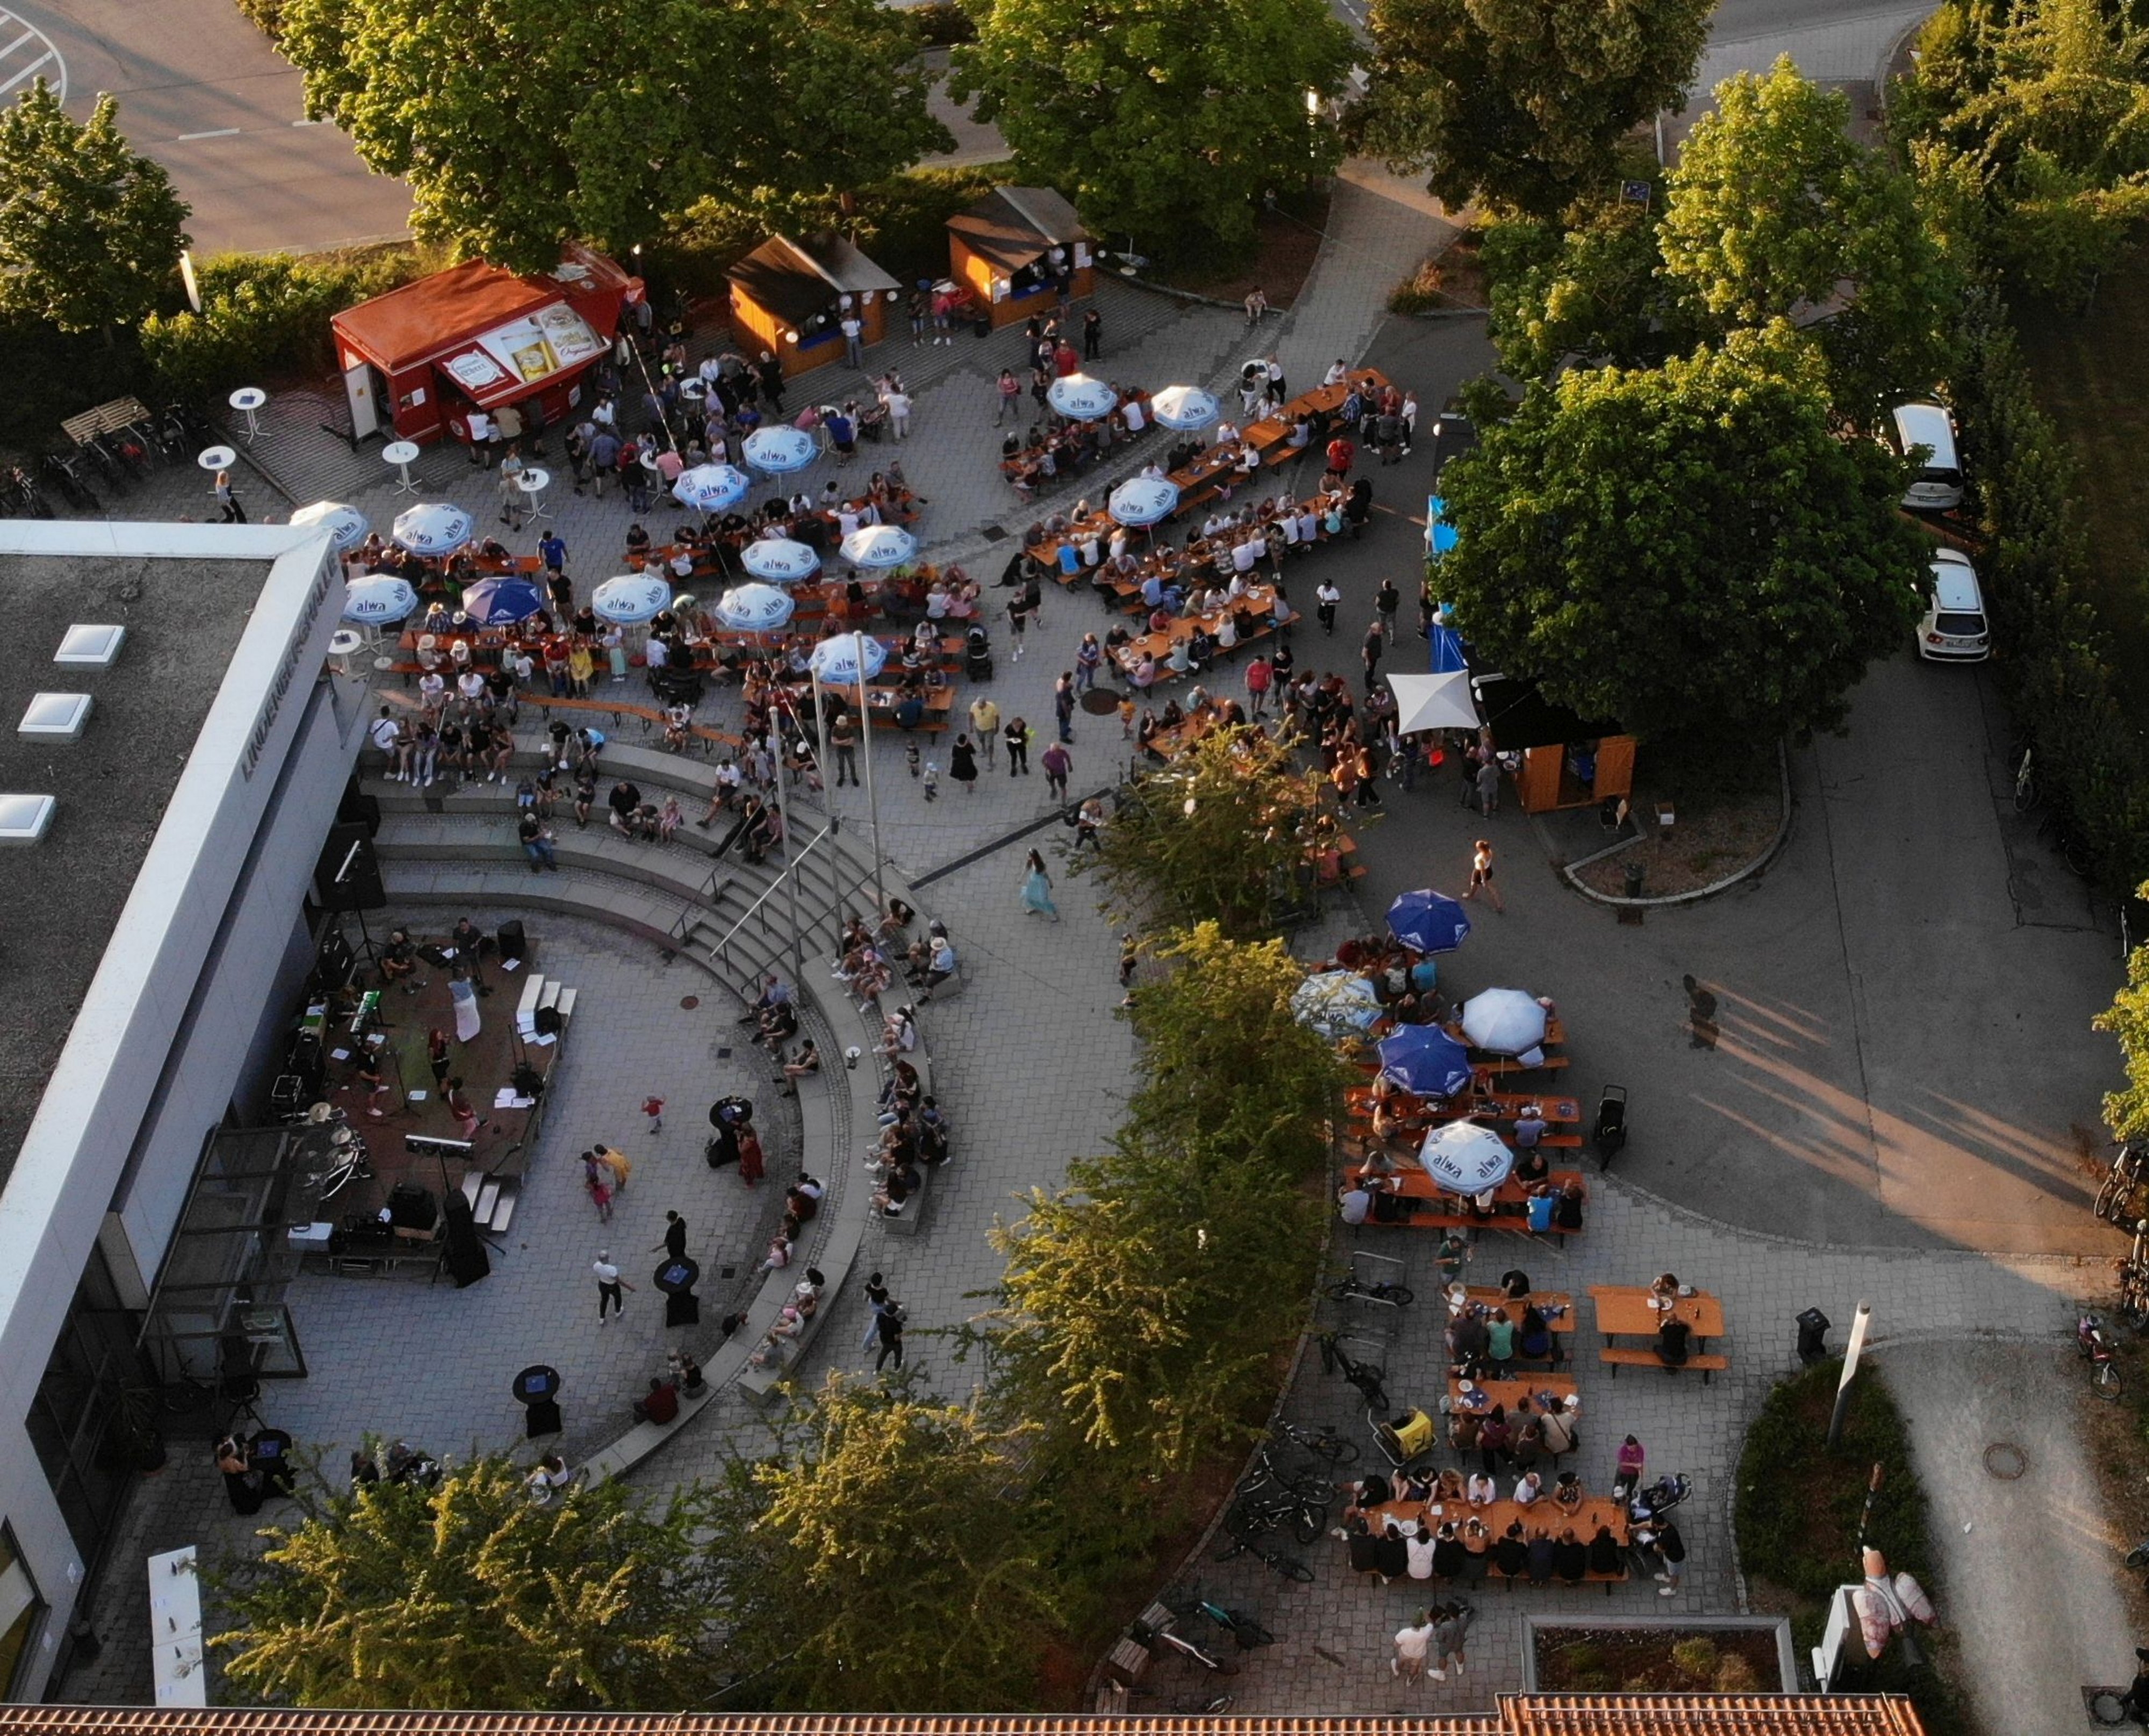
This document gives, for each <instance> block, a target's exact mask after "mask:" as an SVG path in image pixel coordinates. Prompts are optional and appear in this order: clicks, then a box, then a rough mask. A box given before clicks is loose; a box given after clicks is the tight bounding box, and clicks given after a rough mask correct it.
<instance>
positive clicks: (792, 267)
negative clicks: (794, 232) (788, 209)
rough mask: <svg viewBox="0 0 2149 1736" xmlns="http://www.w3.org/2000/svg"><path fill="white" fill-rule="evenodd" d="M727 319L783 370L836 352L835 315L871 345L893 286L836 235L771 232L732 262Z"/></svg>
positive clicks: (836, 356)
mask: <svg viewBox="0 0 2149 1736" xmlns="http://www.w3.org/2000/svg"><path fill="white" fill-rule="evenodd" d="M727 275H728V276H729V277H730V279H731V285H732V327H733V329H734V330H736V331H740V332H746V333H750V334H752V335H753V336H754V337H756V338H758V339H759V340H761V347H762V348H763V349H765V350H773V351H774V352H775V353H776V355H778V357H779V358H781V360H782V361H783V371H784V374H785V375H786V376H787V377H788V376H789V375H793V374H803V373H805V372H807V371H808V370H809V369H813V368H818V367H821V366H823V365H824V364H826V363H828V362H834V361H841V360H843V330H842V327H843V314H844V313H845V311H846V310H847V309H855V310H856V312H857V314H858V321H859V324H860V325H863V327H864V328H865V330H864V332H863V334H862V341H863V342H864V343H866V344H868V345H872V344H878V342H879V341H880V340H881V338H882V337H883V335H884V333H885V330H886V325H887V320H888V306H889V304H890V303H892V302H893V300H894V299H895V295H896V292H897V290H898V289H899V288H900V287H901V285H899V284H898V283H897V282H896V280H895V279H893V278H892V277H890V276H889V275H888V274H887V273H886V272H885V271H883V270H882V269H880V267H879V266H878V265H876V264H873V261H872V260H871V259H868V258H867V257H866V256H865V255H864V254H862V253H860V252H859V251H858V249H857V248H855V247H853V246H852V245H851V244H850V243H849V242H848V241H846V240H845V239H843V237H842V236H841V235H838V234H828V233H826V232H823V233H822V234H815V235H804V236H801V237H800V238H799V239H798V240H796V241H793V240H792V239H789V238H788V237H787V236H783V235H773V236H771V237H770V238H769V239H767V240H766V241H764V242H762V244H761V245H760V246H758V247H757V248H756V249H754V250H753V251H752V253H750V254H747V256H746V257H745V258H744V259H741V260H740V261H739V262H738V264H736V265H734V266H732V269H731V270H730V272H729V273H728V274H727Z"/></svg>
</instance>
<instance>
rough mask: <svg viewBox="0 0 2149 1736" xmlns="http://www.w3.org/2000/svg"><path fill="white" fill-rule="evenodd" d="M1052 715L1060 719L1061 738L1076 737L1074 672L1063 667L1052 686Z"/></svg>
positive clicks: (1064, 739)
mask: <svg viewBox="0 0 2149 1736" xmlns="http://www.w3.org/2000/svg"><path fill="white" fill-rule="evenodd" d="M1052 715H1053V716H1054V717H1055V718H1057V719H1058V720H1059V739H1060V740H1061V741H1063V742H1071V741H1073V740H1074V739H1075V672H1074V671H1073V670H1071V669H1063V670H1062V671H1061V672H1060V673H1059V680H1058V681H1056V682H1054V683H1053V686H1052Z"/></svg>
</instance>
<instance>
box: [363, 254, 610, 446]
mask: <svg viewBox="0 0 2149 1736" xmlns="http://www.w3.org/2000/svg"><path fill="white" fill-rule="evenodd" d="M643 293H644V292H643V288H642V279H640V278H638V277H632V276H630V275H628V274H627V272H626V271H624V270H622V269H621V268H620V267H619V265H618V264H616V263H615V262H614V261H612V260H611V259H606V257H605V256H604V255H603V254H598V253H592V252H591V251H590V250H589V249H586V248H583V247H580V246H577V245H576V244H572V243H570V244H568V245H567V247H566V249H565V250H564V253H563V256H562V258H561V261H560V264H558V265H557V266H556V268H555V269H552V270H551V271H550V272H545V273H539V274H533V275H531V276H528V277H518V276H516V274H514V273H513V272H511V271H504V270H502V269H501V268H500V267H499V266H497V265H488V264H485V263H484V261H482V260H480V259H472V260H470V261H468V262H466V264H460V265H455V266H451V267H450V268H449V269H447V270H445V271H436V272H435V273H434V274H432V275H431V276H430V277H425V278H420V279H419V280H418V281H417V282H416V283H415V284H405V285H404V286H403V287H402V288H401V289H391V290H390V291H389V292H388V294H385V295H378V296H375V298H374V299H372V300H371V301H363V302H360V304H358V305H357V306H356V307H355V308H346V309H344V311H343V312H341V313H340V314H335V315H333V316H332V317H331V318H330V321H329V325H330V330H332V331H333V332H334V334H335V345H336V361H337V365H339V366H340V368H341V369H342V370H343V375H344V386H345V395H346V396H347V397H348V398H349V400H350V415H351V428H352V431H353V434H354V435H355V437H356V438H358V439H360V440H363V439H365V437H366V436H368V435H374V434H380V435H385V436H386V437H387V438H388V439H390V440H417V441H419V442H420V443H423V442H425V441H429V440H441V439H455V440H463V439H466V438H467V437H468V432H469V424H468V421H467V420H466V419H467V417H468V415H469V414H470V412H471V410H472V409H473V408H475V409H478V410H486V411H488V412H489V411H492V410H499V409H501V407H502V406H504V405H510V404H513V405H517V406H518V407H521V409H522V410H523V412H524V415H525V418H526V420H530V419H531V415H530V412H531V410H532V409H533V408H534V409H535V410H536V412H537V413H538V415H541V418H542V420H544V421H546V422H556V421H558V420H561V418H562V417H564V416H565V415H566V414H567V412H568V411H569V410H571V409H573V408H575V407H576V405H579V404H580V403H581V401H582V395H583V379H582V376H583V375H585V374H586V372H587V371H588V370H590V369H591V368H592V367H594V366H595V365H596V363H597V361H598V360H600V359H601V357H602V356H603V355H605V353H606V351H607V350H609V349H610V348H611V340H612V334H613V331H614V330H615V329H616V328H617V325H618V323H619V315H620V310H621V309H622V308H624V307H627V306H628V305H630V304H633V303H635V302H637V301H639V300H640V299H642V294H643Z"/></svg>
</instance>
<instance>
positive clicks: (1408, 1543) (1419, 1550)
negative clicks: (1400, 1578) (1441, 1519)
mask: <svg viewBox="0 0 2149 1736" xmlns="http://www.w3.org/2000/svg"><path fill="white" fill-rule="evenodd" d="M1442 1528H1443V1529H1445V1528H1446V1527H1442ZM1403 1547H1404V1548H1405V1549H1406V1550H1407V1551H1408V1552H1409V1554H1410V1577H1412V1578H1413V1579H1430V1578H1432V1554H1433V1539H1432V1532H1429V1531H1427V1529H1426V1528H1425V1522H1424V1521H1423V1520H1420V1521H1418V1522H1417V1523H1416V1524H1415V1525H1414V1526H1412V1528H1411V1531H1410V1532H1409V1534H1408V1535H1407V1536H1406V1537H1404V1538H1403Z"/></svg>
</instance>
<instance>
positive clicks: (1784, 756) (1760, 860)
mask: <svg viewBox="0 0 2149 1736" xmlns="http://www.w3.org/2000/svg"><path fill="white" fill-rule="evenodd" d="M1776 772H1777V776H1778V778H1779V785H1780V798H1781V800H1782V803H1783V812H1782V813H1781V815H1780V816H1779V818H1778V819H1777V822H1776V834H1775V836H1774V838H1770V839H1769V845H1768V848H1766V849H1764V850H1763V851H1762V852H1761V853H1760V854H1759V856H1756V857H1755V858H1754V859H1753V860H1752V861H1751V862H1749V863H1746V864H1745V866H1744V867H1743V868H1734V870H1733V871H1732V872H1731V873H1728V874H1726V875H1725V876H1724V878H1722V879H1720V880H1712V881H1710V882H1709V884H1708V885H1706V886H1704V887H1699V888H1696V889H1695V890H1694V891H1693V892H1677V893H1667V894H1666V895H1665V896H1663V897H1662V898H1620V897H1618V896H1617V895H1615V894H1614V893H1608V892H1599V891H1598V890H1597V889H1596V888H1594V887H1593V886H1590V885H1588V884H1587V883H1584V882H1583V879H1582V878H1581V877H1580V876H1579V875H1578V874H1577V873H1575V870H1576V869H1577V868H1587V867H1588V865H1589V864H1590V863H1593V862H1601V861H1603V859H1604V858H1606V857H1607V856H1610V855H1612V854H1613V853H1615V852H1618V851H1620V850H1623V849H1626V848H1628V846H1629V845H1632V844H1636V843H1640V842H1641V839H1642V834H1641V833H1636V834H1635V836H1634V837H1633V838H1626V839H1623V840H1622V841H1621V842H1620V843H1616V844H1613V845H1612V846H1611V847H1610V848H1607V849H1603V850H1599V851H1598V852H1597V853H1595V854H1593V855H1590V856H1585V857H1583V858H1582V860H1581V861H1579V862H1573V863H1562V864H1561V866H1560V870H1559V872H1560V878H1562V879H1563V880H1565V881H1566V882H1567V883H1568V885H1569V886H1571V887H1572V888H1573V889H1574V890H1575V891H1577V892H1578V893H1581V894H1582V896H1583V898H1587V899H1588V900H1589V902H1590V903H1593V904H1603V905H1606V906H1608V907H1609V908H1612V909H1614V910H1670V909H1675V908H1677V907H1678V906H1679V905H1681V904H1699V903H1700V902H1701V901H1702V900H1703V899H1704V898H1714V897H1715V896H1716V895H1717V894H1718V893H1724V892H1729V890H1730V889H1731V888H1733V887H1734V886H1736V885H1738V884H1739V883H1740V882H1742V881H1744V880H1749V879H1751V878H1753V877H1754V875H1756V874H1758V873H1760V872H1761V871H1762V870H1763V869H1764V868H1767V867H1768V866H1769V863H1772V862H1774V860H1775V859H1776V858H1777V857H1778V856H1779V854H1781V853H1782V851H1783V848H1784V845H1785V844H1786V843H1789V840H1790V836H1791V808H1792V804H1791V756H1790V750H1789V748H1787V747H1784V744H1783V743H1782V742H1778V743H1777V744H1776ZM1539 836H1540V837H1542V836H1543V834H1542V833H1540V834H1539Z"/></svg>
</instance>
